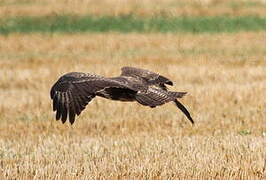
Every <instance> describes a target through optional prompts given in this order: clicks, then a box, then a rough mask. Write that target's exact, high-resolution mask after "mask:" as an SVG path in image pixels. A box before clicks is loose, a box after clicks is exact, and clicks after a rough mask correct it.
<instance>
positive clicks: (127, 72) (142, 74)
mask: <svg viewBox="0 0 266 180" xmlns="http://www.w3.org/2000/svg"><path fill="white" fill-rule="evenodd" d="M121 71H122V73H121V76H132V77H138V78H142V79H143V80H145V81H146V82H147V83H148V85H158V86H160V87H161V88H162V89H166V87H165V85H164V84H168V85H171V86H172V85H173V82H172V81H171V80H169V79H168V78H166V77H164V76H161V75H160V74H157V73H154V72H151V71H149V70H146V69H140V68H135V67H127V66H126V67H122V68H121Z"/></svg>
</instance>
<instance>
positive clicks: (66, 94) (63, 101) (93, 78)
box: [50, 67, 194, 124]
mask: <svg viewBox="0 0 266 180" xmlns="http://www.w3.org/2000/svg"><path fill="white" fill-rule="evenodd" d="M121 70H122V73H121V75H120V76H118V77H111V78H106V77H103V76H98V75H94V74H88V73H82V72H71V73H67V74H65V75H63V76H62V77H60V78H59V79H58V81H57V82H56V83H55V84H54V85H53V87H52V88H51V91H50V96H51V99H52V100H53V111H56V120H59V119H61V121H62V122H63V123H65V122H66V120H67V117H68V118H69V122H70V123H71V124H73V123H74V121H75V116H76V115H77V116H78V115H80V113H81V112H82V111H83V110H84V109H85V107H86V105H87V104H88V103H89V102H90V101H91V100H92V99H93V98H94V97H95V96H100V97H104V98H107V99H112V100H119V101H137V102H138V103H140V104H142V105H144V106H150V107H151V108H154V107H156V106H160V105H163V104H165V103H168V102H170V101H173V102H174V103H175V104H176V106H177V107H178V108H179V109H180V110H181V111H182V112H183V113H184V114H185V115H186V116H187V118H188V119H189V120H190V122H191V123H192V124H193V123H194V121H193V119H192V118H191V116H190V113H189V112H188V110H187V109H186V108H185V107H184V106H183V105H182V104H181V103H180V102H179V101H178V100H177V98H182V97H183V96H184V95H185V94H186V92H173V91H168V90H167V87H166V85H171V86H172V85H173V82H172V81H170V80H169V79H168V78H166V77H164V76H161V75H159V74H157V73H154V72H151V71H148V70H145V69H139V68H135V67H123V68H122V69H121Z"/></svg>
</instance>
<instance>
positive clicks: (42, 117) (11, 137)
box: [0, 32, 266, 179]
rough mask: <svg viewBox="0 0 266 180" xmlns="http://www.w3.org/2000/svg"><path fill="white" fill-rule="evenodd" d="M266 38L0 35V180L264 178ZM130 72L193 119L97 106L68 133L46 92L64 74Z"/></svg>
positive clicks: (171, 112) (167, 111)
mask: <svg viewBox="0 0 266 180" xmlns="http://www.w3.org/2000/svg"><path fill="white" fill-rule="evenodd" d="M262 39H266V33H265V32H261V33H238V34H219V35H218V34H217V35H207V34H205V35H189V34H180V35H178V34H177V35H174V34H164V35H161V34H146V35H142V34H112V33H111V34H104V35H103V34H83V35H57V34H53V35H39V34H33V35H21V34H12V35H9V36H1V37H0V66H1V69H0V157H1V158H0V178H1V179H3V178H6V179H14V178H17V179H32V178H38V179H39V178H40V179H44V178H46V179H55V178H56V179H65V178H68V179H76V178H82V179H87V178H89V177H90V178H91V177H94V178H97V179H128V178H132V179H136V178H138V179H167V178H168V179H177V178H179V179H263V178H266V148H265V147H266V121H265V117H266V116H265V115H266V110H265V108H264V107H265V106H266V101H265V98H266V63H265V62H266V46H265V43H264V42H263V41H262ZM124 65H131V66H137V67H144V68H147V69H151V70H154V71H157V72H160V73H161V74H163V75H165V76H167V77H169V78H170V79H172V80H173V81H174V82H175V87H173V88H171V89H173V90H178V91H188V92H189V95H188V96H186V97H185V98H183V99H182V102H183V103H184V104H186V106H187V107H188V108H189V110H190V111H191V113H192V116H193V117H194V119H195V122H196V124H195V126H191V125H190V123H189V122H188V121H187V119H185V118H184V116H183V115H182V114H181V113H180V111H178V110H177V109H176V108H175V106H174V105H173V104H171V103H170V104H166V105H164V106H162V107H158V108H155V109H150V108H146V107H143V106H140V105H138V104H136V103H122V102H113V101H108V100H105V99H100V98H96V99H94V100H93V101H92V102H91V103H90V104H89V105H88V107H87V109H86V110H85V111H84V112H83V113H82V114H81V116H80V117H79V118H78V119H77V121H76V123H75V124H74V125H73V126H70V125H69V124H64V125H62V124H61V123H60V122H57V121H55V119H54V114H53V113H52V110H51V101H50V99H49V90H50V87H51V85H52V84H53V83H54V82H55V81H56V80H57V78H58V77H59V76H60V75H62V74H63V73H66V72H69V71H83V72H94V73H97V74H101V75H105V76H115V75H117V74H119V73H120V67H122V66H124Z"/></svg>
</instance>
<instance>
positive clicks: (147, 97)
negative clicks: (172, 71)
mask: <svg viewBox="0 0 266 180" xmlns="http://www.w3.org/2000/svg"><path fill="white" fill-rule="evenodd" d="M185 94H186V93H185V92H172V91H164V90H161V89H157V88H152V87H149V88H148V90H147V91H144V92H142V91H139V92H138V93H137V94H136V100H137V101H138V102H139V103H140V104H142V105H145V106H150V107H155V106H159V105H163V104H165V103H167V102H170V101H174V100H175V99H176V98H181V97H183V96H184V95H185Z"/></svg>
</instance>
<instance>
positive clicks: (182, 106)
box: [174, 99, 194, 124]
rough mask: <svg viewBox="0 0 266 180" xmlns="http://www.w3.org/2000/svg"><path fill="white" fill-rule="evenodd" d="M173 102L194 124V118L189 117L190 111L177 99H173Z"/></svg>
mask: <svg viewBox="0 0 266 180" xmlns="http://www.w3.org/2000/svg"><path fill="white" fill-rule="evenodd" d="M174 102H175V105H176V106H177V107H178V109H180V110H181V111H182V112H183V113H184V114H185V115H186V116H187V118H188V119H189V120H190V122H191V123H192V124H194V120H193V119H192V117H191V115H190V113H189V112H188V110H187V109H186V107H185V106H184V105H183V104H181V103H180V102H179V101H178V100H177V99H175V100H174Z"/></svg>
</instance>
